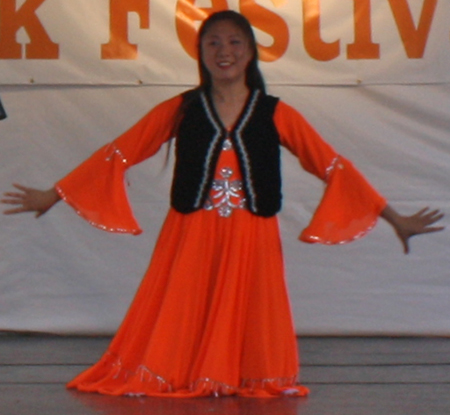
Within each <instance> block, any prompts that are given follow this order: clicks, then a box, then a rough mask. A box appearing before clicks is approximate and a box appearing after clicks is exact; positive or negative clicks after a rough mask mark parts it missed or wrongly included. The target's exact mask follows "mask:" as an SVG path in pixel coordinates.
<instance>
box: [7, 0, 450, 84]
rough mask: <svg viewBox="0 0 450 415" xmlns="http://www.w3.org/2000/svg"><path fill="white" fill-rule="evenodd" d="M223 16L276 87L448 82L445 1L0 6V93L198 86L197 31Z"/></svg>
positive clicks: (449, 17)
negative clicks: (243, 21)
mask: <svg viewBox="0 0 450 415" xmlns="http://www.w3.org/2000/svg"><path fill="white" fill-rule="evenodd" d="M224 9H233V10H236V11H240V12H241V13H243V14H244V15H245V16H246V17H247V18H248V19H249V20H250V22H251V24H252V26H253V28H254V30H255V33H256V37H257V40H258V43H259V54H260V60H261V65H262V69H263V71H264V74H265V76H266V80H267V82H268V83H270V84H275V85H291V84H292V85H302V84H310V85H322V84H325V85H326V84H328V85H353V84H411V83H417V84H430V83H442V82H449V81H450V71H448V68H449V67H450V40H449V33H450V23H449V22H450V2H448V1H446V0H341V1H336V0H259V1H257V0H96V1H95V2H93V1H91V0H77V1H72V0H0V68H1V73H2V77H1V81H0V84H3V85H6V84H16V85H17V84H46V85H53V84H56V85H58V84H74V85H83V84H84V85H140V84H150V85H158V84H160V85H190V84H195V83H197V80H198V76H197V66H196V62H195V54H196V52H195V50H196V32H197V29H198V26H199V25H200V24H201V21H202V20H203V19H204V18H205V17H206V16H208V15H209V14H210V13H212V12H214V11H218V10H224Z"/></svg>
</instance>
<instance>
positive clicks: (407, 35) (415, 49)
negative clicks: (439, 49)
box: [389, 0, 437, 59]
mask: <svg viewBox="0 0 450 415" xmlns="http://www.w3.org/2000/svg"><path fill="white" fill-rule="evenodd" d="M389 4H390V5H391V9H392V13H393V14H394V18H395V22H396V23H397V27H398V31H399V32H400V37H401V39H402V42H403V46H404V47H405V50H406V55H407V56H408V58H411V59H421V58H423V55H424V53H425V47H426V44H427V40H428V35H429V33H430V28H431V23H432V21H433V17H434V12H435V10H436V5H437V0H424V3H423V8H422V13H421V15H420V21H419V25H418V26H417V28H416V27H415V25H414V19H413V16H412V14H411V10H410V8H409V5H408V2H407V0H389Z"/></svg>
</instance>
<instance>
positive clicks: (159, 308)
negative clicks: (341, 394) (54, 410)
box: [3, 11, 443, 397]
mask: <svg viewBox="0 0 450 415" xmlns="http://www.w3.org/2000/svg"><path fill="white" fill-rule="evenodd" d="M198 56H199V71H200V85H199V87H198V88H196V89H193V90H190V91H188V92H186V93H184V94H181V95H179V96H176V97H174V98H171V99H169V100H167V101H165V102H163V103H161V104H159V105H158V106H156V107H155V108H154V109H152V110H151V111H150V112H149V113H148V114H147V115H146V116H144V118H143V119H142V120H141V121H139V122H138V123H137V124H136V125H134V126H133V127H132V128H131V129H130V130H128V131H127V132H125V133H124V134H122V135H121V136H120V137H118V138H117V139H116V140H114V141H113V142H112V143H110V144H108V145H106V146H104V147H103V148H101V149H100V150H98V151H97V152H96V153H94V154H93V155H92V156H91V157H90V158H89V159H88V160H86V161H85V162H84V163H83V164H81V165H80V166H79V167H78V168H76V169H75V170H74V171H73V172H71V173H70V174H69V175H68V176H66V177H65V178H63V179H62V180H60V181H59V182H57V183H56V185H55V186H54V187H53V188H51V189H50V190H47V191H41V190H36V189H31V188H28V187H25V186H22V185H15V186H16V188H17V191H15V192H8V193H6V198H5V199H4V200H3V203H7V204H12V205H16V206H15V207H13V208H11V209H9V210H7V211H5V213H8V214H13V213H20V212H28V211H34V212H36V215H37V216H40V215H42V214H44V213H45V212H47V211H48V210H49V209H50V208H51V207H52V206H53V205H54V204H55V203H57V202H58V201H59V200H61V199H62V200H64V201H66V202H67V203H69V204H70V205H71V206H72V207H73V208H74V209H75V210H76V211H77V213H79V214H80V215H81V216H82V217H84V218H85V219H86V220H88V221H89V222H90V223H91V224H93V225H95V226H97V227H100V228H102V229H104V230H108V231H112V232H129V233H133V234H138V233H140V232H141V230H140V228H139V225H138V224H137V222H136V220H135V218H134V216H133V214H132V211H131V208H130V206H129V203H128V200H127V197H126V192H125V188H124V180H123V178H124V173H125V171H126V170H127V169H128V168H129V167H130V166H132V165H134V164H137V163H139V162H141V161H143V160H145V159H147V158H149V157H151V156H152V155H154V154H155V153H156V152H157V151H158V150H159V149H160V147H161V146H162V144H163V143H165V142H167V141H168V140H171V138H172V137H175V138H173V140H174V141H175V154H176V160H175V168H174V177H173V184H172V188H171V207H170V210H169V212H168V215H167V218H166V220H165V223H164V225H163V227H162V230H161V233H160V236H159V239H158V241H157V243H156V247H155V250H154V253H153V257H152V260H151V262H150V266H149V268H148V270H147V272H146V274H145V276H144V278H143V281H142V283H141V286H140V287H139V289H138V292H137V294H136V296H135V298H134V300H133V302H132V304H131V307H130V309H129V311H128V313H127V315H126V317H125V319H124V321H123V322H122V324H121V326H120V328H119V330H118V332H117V334H116V335H115V337H114V339H113V341H112V343H111V344H110V346H109V347H108V349H107V351H106V352H105V354H104V355H103V357H102V358H101V359H100V361H99V362H98V363H96V364H95V365H94V366H92V367H91V368H89V369H88V370H86V371H85V372H83V373H81V374H80V375H79V376H77V377H76V378H75V379H74V380H72V381H71V382H70V383H69V384H68V387H69V388H76V389H78V390H80V391H86V392H99V393H103V394H111V395H147V396H171V397H196V396H210V395H216V396H223V395H236V394H237V395H241V396H253V397H268V396H280V395H286V394H287V395H293V396H306V395H307V393H308V390H307V388H305V387H303V386H301V385H299V384H298V383H297V382H298V379H297V375H298V369H299V362H298V357H297V344H296V338H295V333H294V326H293V323H292V317H291V311H290V307H289V301H288V296H287V292H286V285H285V278H284V269H283V258H282V250H281V243H280V236H279V229H278V222H277V217H276V214H277V212H278V211H279V210H280V207H281V175H280V145H283V146H285V147H287V148H288V149H289V150H290V151H291V152H292V153H294V154H295V155H296V156H297V157H298V158H299V160H300V163H301V164H302V166H303V168H304V169H305V170H307V171H308V172H310V173H312V174H315V175H316V176H318V177H319V178H320V179H321V180H323V181H324V182H325V183H326V189H325V193H324V197H323V199H322V200H321V202H320V204H319V206H318V208H317V210H316V212H315V214H314V216H313V218H312V220H311V223H310V224H309V225H308V227H307V228H306V229H305V230H304V231H303V232H302V234H301V237H300V238H301V240H303V241H305V242H313V243H315V242H319V243H326V244H334V243H342V242H348V241H352V240H354V239H356V238H358V237H360V236H362V235H364V234H365V233H366V232H367V231H368V230H370V229H371V228H372V227H373V226H374V224H375V222H376V220H377V218H378V217H379V216H380V215H381V216H382V217H383V218H384V219H386V220H387V221H388V222H389V223H390V224H391V225H392V226H393V227H394V230H395V232H396V234H397V236H398V237H399V239H400V241H401V242H402V244H403V247H404V250H405V252H408V250H409V244H408V241H409V238H410V237H411V236H413V235H416V234H421V233H428V232H436V231H439V230H441V229H442V227H440V226H434V223H435V222H437V221H438V220H440V219H441V218H442V216H443V215H442V214H441V213H440V212H439V211H430V210H428V209H423V210H421V211H419V212H418V213H416V214H415V215H413V216H402V215H400V214H398V213H397V212H396V211H395V210H394V209H393V208H391V207H390V206H389V205H387V203H386V201H385V199H384V198H383V197H382V196H381V195H380V194H379V193H378V192H377V191H376V190H374V189H373V188H372V187H371V186H370V184H368V182H367V181H366V180H365V179H364V178H363V177H362V176H361V174H360V173H359V172H358V171H357V170H356V169H355V168H354V167H353V165H352V164H351V163H350V162H349V161H348V160H346V159H345V158H344V157H342V156H340V155H339V154H337V153H336V152H335V150H334V149H333V148H331V147H330V146H329V145H328V144H326V143H325V142H324V141H323V140H322V138H321V137H320V136H319V135H318V134H317V133H316V131H315V130H314V129H313V128H312V127H311V126H310V125H309V124H308V123H307V121H306V120H305V119H304V118H303V117H302V116H301V115H300V114H299V113H298V112H297V111H296V110H294V109H293V108H292V107H290V106H288V105H287V104H285V103H284V102H283V101H281V100H279V99H277V98H275V97H272V96H270V95H267V94H266V92H265V86H264V81H263V78H262V76H261V73H260V71H259V69H258V65H257V49H256V42H255V38H254V34H253V32H252V29H251V26H250V24H249V22H248V21H247V20H246V19H245V18H244V17H243V16H242V15H240V14H238V13H236V12H232V11H223V12H218V13H215V14H213V15H211V16H210V17H209V18H208V19H206V20H205V22H204V23H203V25H202V26H201V28H200V31H199V40H198Z"/></svg>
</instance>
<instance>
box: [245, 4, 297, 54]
mask: <svg viewBox="0 0 450 415" xmlns="http://www.w3.org/2000/svg"><path fill="white" fill-rule="evenodd" d="M240 9H241V13H242V14H243V15H244V16H245V17H247V19H248V20H249V21H250V23H251V24H252V26H253V27H256V28H257V29H260V30H262V31H263V32H265V33H268V34H269V35H270V36H272V38H273V43H272V45H270V46H263V45H261V44H259V45H258V54H259V59H261V60H262V61H265V62H273V61H276V60H277V59H279V58H281V57H282V56H283V55H284V53H285V52H286V49H287V47H288V44H289V29H288V27H287V25H286V22H285V21H284V20H283V19H282V18H281V17H280V16H278V15H277V14H275V13H273V12H271V11H269V10H267V9H266V8H264V7H262V6H260V5H258V4H256V3H255V0H240Z"/></svg>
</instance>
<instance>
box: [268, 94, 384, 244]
mask: <svg viewBox="0 0 450 415" xmlns="http://www.w3.org/2000/svg"><path fill="white" fill-rule="evenodd" d="M274 121H275V125H276V127H277V129H278V133H279V135H280V140H281V144H282V145H283V146H285V147H287V148H288V149H289V150H290V151H291V152H292V153H293V154H295V155H296V156H297V157H298V159H299V161H300V163H301V165H302V167H303V168H304V169H305V170H306V171H308V172H309V173H312V174H314V175H315V176H317V177H318V178H320V179H321V180H322V181H323V182H324V183H325V190H324V194H323V197H322V199H321V201H320V203H319V205H318V207H317V209H316V211H315V212H314V214H313V217H312V219H311V221H310V223H309V225H308V226H307V227H306V228H305V229H304V230H303V232H302V233H301V235H300V238H299V239H300V240H301V241H304V242H308V243H322V244H342V243H347V242H351V241H353V240H355V239H358V238H360V237H362V236H364V235H365V234H366V233H367V232H368V231H369V230H371V229H372V228H373V227H374V226H375V224H376V222H377V219H378V217H379V215H380V213H381V211H382V210H383V209H384V207H385V206H386V200H385V198H384V197H383V196H381V195H380V194H379V193H378V192H377V191H376V190H375V189H374V188H373V187H372V186H371V185H370V184H369V183H368V181H367V180H366V179H365V178H364V177H363V176H362V175H361V173H360V172H359V171H358V170H357V169H356V168H355V167H354V165H353V164H352V163H351V162H350V161H349V160H347V159H345V158H344V157H342V156H340V155H339V154H337V153H336V151H335V150H334V149H333V148H332V147H331V146H330V145H329V144H327V143H326V142H325V141H324V140H323V139H322V138H321V137H320V135H319V134H318V133H317V132H316V131H315V130H314V128H313V127H312V126H311V125H310V124H309V123H308V122H307V121H306V120H305V119H304V118H303V116H302V115H301V114H300V113H299V112H297V111H296V110H295V109H294V108H292V107H290V106H289V105H287V104H286V103H284V102H282V101H280V102H279V103H278V104H277V108H276V110H275V114H274Z"/></svg>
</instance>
